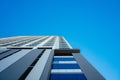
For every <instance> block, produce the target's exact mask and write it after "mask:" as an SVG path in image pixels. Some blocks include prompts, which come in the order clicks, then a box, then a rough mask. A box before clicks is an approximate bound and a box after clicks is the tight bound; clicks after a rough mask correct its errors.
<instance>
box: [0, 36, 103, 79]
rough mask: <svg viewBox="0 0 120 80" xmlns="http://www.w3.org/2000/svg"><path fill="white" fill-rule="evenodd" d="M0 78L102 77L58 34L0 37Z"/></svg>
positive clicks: (77, 50) (78, 51)
mask: <svg viewBox="0 0 120 80" xmlns="http://www.w3.org/2000/svg"><path fill="white" fill-rule="evenodd" d="M0 80H105V79H104V77H103V76H102V75H101V74H100V73H99V72H98V71H97V70H96V69H95V68H94V67H93V66H92V65H91V64H90V63H89V62H88V61H87V60H86V59H85V58H84V57H83V56H82V55H81V54H80V50H79V49H74V48H72V47H71V46H70V44H69V43H68V42H67V40H66V39H65V38H64V37H60V36H17V37H9V38H1V39H0Z"/></svg>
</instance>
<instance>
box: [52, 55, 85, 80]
mask: <svg viewBox="0 0 120 80" xmlns="http://www.w3.org/2000/svg"><path fill="white" fill-rule="evenodd" d="M50 80H87V79H86V77H85V76H84V74H83V73H82V71H81V69H80V66H79V65H78V64H77V62H76V60H75V59H74V57H73V56H54V59H53V64H52V69H51V76H50Z"/></svg>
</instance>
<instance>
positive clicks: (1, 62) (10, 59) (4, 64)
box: [0, 50, 31, 72]
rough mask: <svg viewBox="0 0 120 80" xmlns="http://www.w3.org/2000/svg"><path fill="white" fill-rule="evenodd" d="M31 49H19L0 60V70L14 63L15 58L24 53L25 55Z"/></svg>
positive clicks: (20, 56) (17, 58)
mask: <svg viewBox="0 0 120 80" xmlns="http://www.w3.org/2000/svg"><path fill="white" fill-rule="evenodd" d="M30 51H31V50H21V51H19V52H17V53H15V54H13V55H11V56H9V57H7V58H5V59H2V60H0V65H1V66H0V72H2V71H3V70H4V69H6V68H7V67H9V66H10V65H12V64H13V63H15V62H16V61H17V60H19V59H20V58H22V57H23V56H24V55H26V54H27V53H28V52H30Z"/></svg>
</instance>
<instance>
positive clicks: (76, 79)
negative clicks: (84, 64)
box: [50, 74, 87, 80]
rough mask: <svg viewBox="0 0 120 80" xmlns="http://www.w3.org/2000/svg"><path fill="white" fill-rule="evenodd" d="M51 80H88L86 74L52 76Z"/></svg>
mask: <svg viewBox="0 0 120 80" xmlns="http://www.w3.org/2000/svg"><path fill="white" fill-rule="evenodd" d="M50 80H87V79H86V77H85V76H84V74H51V77H50Z"/></svg>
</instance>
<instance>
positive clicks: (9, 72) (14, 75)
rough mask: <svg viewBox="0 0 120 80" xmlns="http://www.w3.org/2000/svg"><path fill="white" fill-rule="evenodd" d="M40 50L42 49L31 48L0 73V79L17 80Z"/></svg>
mask: <svg viewBox="0 0 120 80" xmlns="http://www.w3.org/2000/svg"><path fill="white" fill-rule="evenodd" d="M42 51H43V50H42V49H37V50H32V51H31V52H29V53H28V54H27V55H25V56H23V57H22V58H21V59H19V60H18V61H17V62H15V63H14V64H12V65H11V66H9V67H8V68H7V69H5V70H4V71H2V72H1V73H0V80H18V79H19V78H20V77H21V75H22V74H23V73H24V72H25V71H26V70H27V68H28V67H29V66H30V65H31V64H32V63H33V61H34V60H35V59H36V57H37V56H38V55H39V54H40V53H41V52H42ZM6 76H7V77H6Z"/></svg>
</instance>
